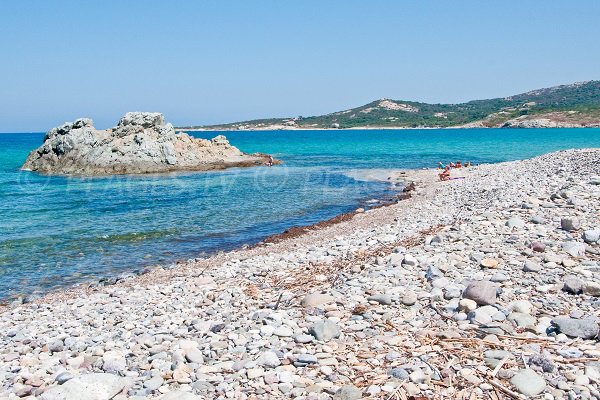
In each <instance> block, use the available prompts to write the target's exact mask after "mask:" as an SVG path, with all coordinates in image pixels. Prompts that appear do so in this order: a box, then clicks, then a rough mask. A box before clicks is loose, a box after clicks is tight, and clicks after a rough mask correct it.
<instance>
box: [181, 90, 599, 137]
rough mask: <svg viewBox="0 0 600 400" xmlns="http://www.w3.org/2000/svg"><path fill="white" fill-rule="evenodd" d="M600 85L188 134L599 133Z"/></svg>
mask: <svg viewBox="0 0 600 400" xmlns="http://www.w3.org/2000/svg"><path fill="white" fill-rule="evenodd" d="M598 126H600V81H588V82H581V83H574V84H571V85H562V86H556V87H551V88H546V89H539V90H533V91H530V92H527V93H522V94H518V95H515V96H511V97H504V98H496V99H489V100H474V101H469V102H468V103H461V104H428V103H420V102H415V101H405V100H390V99H381V100H377V101H373V102H371V103H369V104H366V105H364V106H361V107H357V108H353V109H350V110H345V111H339V112H334V113H332V114H327V115H321V116H314V117H296V118H271V119H260V120H254V121H244V122H236V123H231V124H222V125H211V126H192V127H183V128H182V129H206V130H244V129H248V130H253V129H328V128H334V129H335V128H338V129H351V128H361V127H364V128H377V127H380V128H394V127H397V128H418V127H439V128H442V127H523V128H529V127H598Z"/></svg>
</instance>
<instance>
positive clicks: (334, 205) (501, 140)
mask: <svg viewBox="0 0 600 400" xmlns="http://www.w3.org/2000/svg"><path fill="white" fill-rule="evenodd" d="M216 134H217V133H215V132H208V133H207V132H202V133H197V132H195V133H193V135H194V136H198V137H207V138H208V137H213V136H215V135H216ZM226 135H227V137H228V138H229V139H230V141H231V142H232V144H234V145H235V146H238V147H239V148H240V149H241V150H243V151H246V152H255V151H260V152H265V153H271V154H274V155H275V156H276V157H277V158H280V159H281V160H283V161H284V163H285V164H284V165H282V166H277V167H272V168H268V167H257V168H250V169H230V170H226V171H220V172H208V173H181V174H169V175H155V176H116V177H103V178H66V177H56V176H55V177H48V176H43V175H38V174H36V173H31V172H25V171H20V170H19V167H20V166H21V164H22V163H23V161H24V160H25V158H26V157H27V154H28V153H29V151H31V150H33V149H34V148H36V147H38V146H39V145H40V144H41V142H42V138H43V134H42V133H19V134H12V133H2V134H0V300H2V299H4V300H6V299H8V298H11V297H15V296H18V295H21V294H27V295H30V294H36V293H43V292H46V291H48V290H51V289H54V288H58V287H64V286H69V285H73V284H76V283H80V282H87V281H90V280H93V279H97V278H99V277H106V276H114V275H116V274H119V273H122V272H128V271H133V270H137V269H140V268H142V267H144V266H148V265H156V264H164V263H170V262H173V261H175V260H179V259H187V258H193V257H197V256H200V255H202V254H203V253H210V252H214V251H217V250H223V249H232V248H235V247H237V246H241V245H243V244H252V243H256V242H258V241H260V240H261V239H262V238H264V237H265V236H268V235H270V234H273V233H278V232H281V231H283V230H285V229H286V228H289V227H291V226H294V225H307V224H311V223H314V222H317V221H320V220H324V219H327V218H330V217H333V216H334V215H336V214H339V213H342V212H346V211H349V210H352V209H355V208H356V207H358V206H360V205H362V204H365V202H368V201H369V200H372V199H374V198H377V197H381V196H383V195H385V194H386V193H389V192H390V191H391V190H393V189H392V188H390V187H389V186H388V185H387V184H386V183H385V182H372V181H361V180H355V179H353V178H352V177H351V176H360V172H361V170H367V169H387V168H422V167H435V166H436V164H437V162H438V161H445V162H447V161H450V160H462V161H467V160H469V161H472V162H474V163H483V162H491V163H493V162H500V161H506V160H515V159H523V158H529V157H532V156H535V155H539V154H542V153H546V152H549V151H554V150H560V149H567V148H582V147H600V129H528V130H509V129H502V130H496V129H481V130H480V129H472V130H459V129H457V130H397V131H395V130H383V131H380V130H368V131H358V130H357V131H276V132H271V131H266V132H227V133H226ZM357 170H358V172H359V174H357V173H356V172H357ZM350 172H351V173H350Z"/></svg>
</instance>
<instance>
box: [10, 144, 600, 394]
mask: <svg viewBox="0 0 600 400" xmlns="http://www.w3.org/2000/svg"><path fill="white" fill-rule="evenodd" d="M452 178H458V179H452V180H449V181H446V182H439V181H438V179H437V171H435V170H420V171H399V172H396V173H392V174H390V176H389V179H390V180H403V181H406V182H412V183H414V185H411V186H413V189H412V190H411V191H410V192H409V193H410V196H406V197H407V198H405V199H403V200H402V201H399V202H397V203H394V204H391V205H388V206H385V207H380V208H373V209H370V210H366V211H364V210H359V211H358V212H356V213H353V214H352V215H350V216H349V217H348V218H344V219H343V220H340V221H338V223H334V224H325V225H323V226H317V227H313V228H312V229H305V230H304V231H303V232H302V234H299V235H290V237H287V238H283V239H282V240H274V241H266V242H264V243H263V244H262V245H259V246H255V247H252V248H248V249H240V250H236V251H232V252H227V253H219V254H216V255H214V256H212V257H209V258H204V259H197V260H195V261H193V262H186V263H181V264H178V265H175V266H173V267H172V268H166V267H164V268H162V267H161V268H156V269H152V270H149V271H147V273H145V274H143V275H140V276H137V277H130V278H126V279H122V280H120V281H118V282H117V283H116V284H114V285H110V286H104V287H102V286H93V287H79V288H76V289H73V290H66V291H62V292H53V293H50V294H49V295H48V296H46V297H45V298H43V299H38V300H35V301H34V302H32V303H26V304H16V305H12V306H10V307H5V308H3V309H2V310H1V312H0V330H1V331H2V332H3V335H2V336H0V361H1V362H0V382H1V383H0V385H1V386H0V397H2V398H7V399H16V398H28V399H31V400H33V399H44V400H51V399H68V400H71V399H82V398H85V399H119V400H124V399H142V398H151V399H152V398H157V399H163V400H168V399H176V398H177V399H186V400H187V399H190V400H192V399H202V398H236V399H272V398H302V399H330V398H334V399H360V398H381V399H394V398H396V399H409V398H411V396H414V397H412V398H415V399H419V398H427V399H442V398H444V399H448V398H451V399H471V398H483V399H504V398H512V399H526V398H531V397H536V396H537V397H539V398H542V397H543V398H546V399H550V398H552V399H566V398H587V399H591V398H594V397H598V396H600V391H599V390H600V388H599V384H600V344H599V342H598V333H599V325H598V322H599V320H598V311H597V310H598V304H599V301H600V300H599V299H600V149H583V150H566V151H560V152H555V153H550V154H546V155H543V156H539V157H535V158H532V159H529V160H522V161H511V162H504V163H499V164H484V165H480V166H477V167H469V168H466V169H465V168H463V169H457V170H453V171H452Z"/></svg>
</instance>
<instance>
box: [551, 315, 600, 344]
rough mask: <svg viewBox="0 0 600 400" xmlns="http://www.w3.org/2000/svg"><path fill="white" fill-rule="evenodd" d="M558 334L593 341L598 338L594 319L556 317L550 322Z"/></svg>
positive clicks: (596, 324)
mask: <svg viewBox="0 0 600 400" xmlns="http://www.w3.org/2000/svg"><path fill="white" fill-rule="evenodd" d="M552 324H553V325H554V326H556V328H557V329H558V331H559V332H561V333H564V334H565V335H567V336H570V337H579V338H582V339H594V338H595V337H596V336H598V323H597V322H596V321H595V320H594V319H591V318H590V319H575V318H569V317H556V318H554V319H553V320H552Z"/></svg>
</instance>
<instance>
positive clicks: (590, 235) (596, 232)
mask: <svg viewBox="0 0 600 400" xmlns="http://www.w3.org/2000/svg"><path fill="white" fill-rule="evenodd" d="M583 240H585V242H586V243H589V244H593V243H597V242H599V241H600V229H589V230H587V231H584V232H583Z"/></svg>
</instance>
